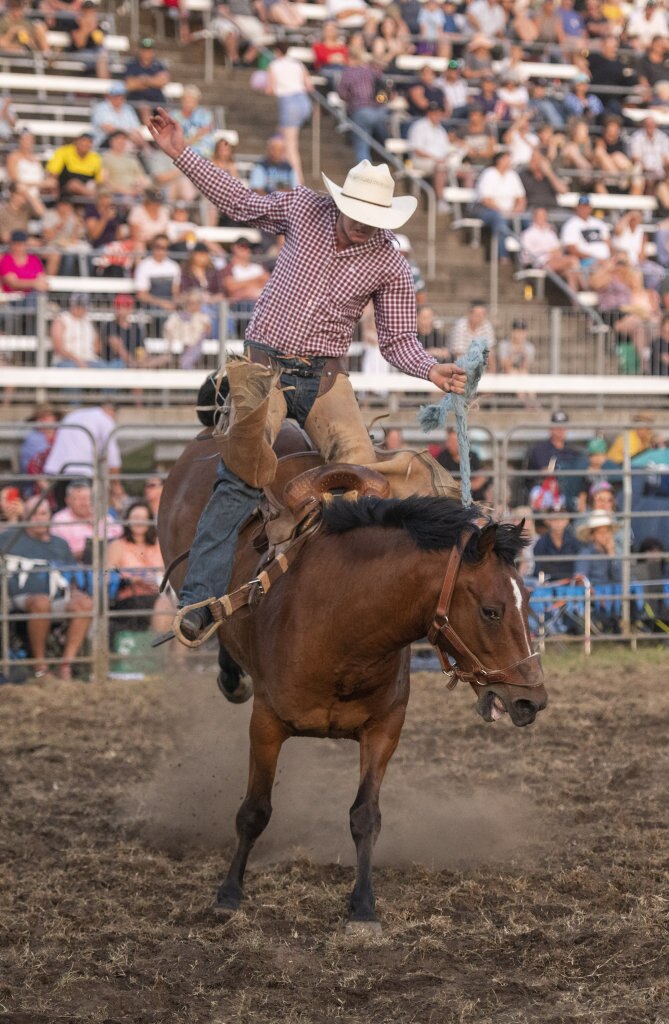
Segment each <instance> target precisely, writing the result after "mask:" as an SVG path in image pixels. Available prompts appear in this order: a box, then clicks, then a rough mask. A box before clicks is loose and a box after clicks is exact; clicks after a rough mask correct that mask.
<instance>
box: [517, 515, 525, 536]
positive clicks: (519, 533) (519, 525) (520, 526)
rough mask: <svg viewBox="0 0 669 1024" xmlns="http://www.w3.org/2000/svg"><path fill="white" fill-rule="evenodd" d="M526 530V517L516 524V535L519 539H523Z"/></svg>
mask: <svg viewBox="0 0 669 1024" xmlns="http://www.w3.org/2000/svg"><path fill="white" fill-rule="evenodd" d="M524 529H525V516H523V518H522V519H521V520H520V522H519V523H516V527H515V530H514V533H515V534H516V536H517V537H522V534H523V530H524Z"/></svg>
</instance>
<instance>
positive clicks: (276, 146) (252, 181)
mask: <svg viewBox="0 0 669 1024" xmlns="http://www.w3.org/2000/svg"><path fill="white" fill-rule="evenodd" d="M296 187H297V175H296V173H295V169H294V168H293V167H292V166H291V165H290V164H289V163H288V161H287V160H286V144H285V142H284V141H283V139H282V138H281V136H280V135H272V136H271V138H269V139H268V140H267V146H266V147H265V156H264V157H263V159H262V160H258V161H257V162H256V163H255V164H254V165H253V168H252V169H251V176H250V178H249V188H252V189H253V191H254V192H258V193H259V194H260V195H261V196H265V195H270V194H271V193H272V192H288V191H289V190H290V189H291V188H296Z"/></svg>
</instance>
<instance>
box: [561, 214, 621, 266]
mask: <svg viewBox="0 0 669 1024" xmlns="http://www.w3.org/2000/svg"><path fill="white" fill-rule="evenodd" d="M610 234H611V232H610V231H609V226H608V224H606V223H605V221H603V220H600V219H599V218H598V217H593V215H592V204H591V202H590V196H588V195H581V196H579V197H578V201H577V203H576V212H575V213H574V214H573V215H572V216H571V217H569V218H567V220H566V221H565V222H564V224H563V225H562V230H561V232H560V241H561V242H562V245H563V246H564V247H565V250H566V252H567V255H568V256H577V257H578V259H579V261H580V265H581V272H582V273H585V274H588V273H590V271H591V270H592V269H593V268H594V267H595V266H596V264H597V263H601V262H602V261H603V260H607V259H608V258H609V256H610V254H611V246H610V244H609V237H610Z"/></svg>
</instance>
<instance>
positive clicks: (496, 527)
mask: <svg viewBox="0 0 669 1024" xmlns="http://www.w3.org/2000/svg"><path fill="white" fill-rule="evenodd" d="M520 547H522V524H521V526H520V527H515V526H511V525H507V524H498V523H491V524H489V525H487V526H485V527H484V528H483V529H482V530H481V531H480V532H477V533H475V534H474V535H473V536H472V537H471V539H470V540H469V542H468V543H467V544H466V546H465V550H464V552H463V557H462V561H460V563H459V567H458V566H457V562H456V573H457V575H456V576H455V582H454V589H453V596H452V603H451V606H450V609H449V610H448V613H447V623H446V626H445V627H442V628H441V630H440V638H439V646H441V647H442V649H446V650H448V651H449V653H450V654H451V659H450V660H451V661H452V660H455V662H456V663H457V668H456V675H459V676H460V678H462V679H464V680H466V681H467V682H470V683H471V685H472V688H473V690H474V692H475V693H476V695H477V698H478V712H479V714H480V715H481V716H482V717H483V718H484V719H485V721H486V722H492V721H495V720H496V719H498V718H500V717H501V716H502V715H503V714H505V713H508V714H509V715H510V716H511V721H512V722H513V723H514V725H529V724H530V723H531V722H533V721H534V719H535V717H536V715H537V712H538V711H541V710H542V709H543V708H545V707H546V704H547V702H548V697H547V695H546V690H545V689H544V685H543V670H542V668H541V662H540V660H539V656H538V655H536V654H534V653H533V651H532V641H531V639H530V630H529V622H528V594H527V591H526V590H525V587H524V586H523V583H522V581H521V579H520V576H519V575H518V573H517V572H516V569H515V568H514V565H513V558H514V556H515V555H517V554H518V549H519V548H520ZM458 642H459V643H458Z"/></svg>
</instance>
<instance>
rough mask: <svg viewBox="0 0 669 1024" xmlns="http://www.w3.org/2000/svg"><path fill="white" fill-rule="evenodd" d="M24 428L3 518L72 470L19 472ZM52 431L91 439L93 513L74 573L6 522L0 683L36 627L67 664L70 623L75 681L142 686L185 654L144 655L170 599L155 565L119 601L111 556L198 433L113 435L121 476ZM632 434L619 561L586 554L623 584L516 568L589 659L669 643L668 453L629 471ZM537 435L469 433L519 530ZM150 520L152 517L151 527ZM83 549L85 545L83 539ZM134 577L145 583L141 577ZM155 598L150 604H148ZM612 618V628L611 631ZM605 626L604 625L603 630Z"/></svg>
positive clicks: (553, 633) (554, 625) (536, 616)
mask: <svg viewBox="0 0 669 1024" xmlns="http://www.w3.org/2000/svg"><path fill="white" fill-rule="evenodd" d="M31 429H32V430H34V429H36V428H34V427H31V424H17V425H14V426H7V425H5V426H2V427H0V465H1V466H2V470H1V471H0V509H1V511H2V514H3V516H5V517H6V516H7V514H8V511H9V512H11V511H12V509H11V508H10V505H11V504H12V499H14V500H15V499H16V497H17V496H18V495H17V494H16V493H15V492H18V494H20V495H21V496H22V497H23V498H25V497H27V496H31V497H32V498H33V503H34V496H36V495H42V500H43V502H45V503H46V502H49V501H50V499H51V497H52V495H53V493H54V490H55V489H57V488H58V487H59V486H60V487H61V488H62V485H63V481H66V480H72V478H73V470H72V469H70V470H69V471H68V468H67V467H64V470H63V472H62V473H61V474H60V475H57V476H54V475H51V476H49V477H48V478H47V477H45V476H44V475H43V474H42V475H38V476H35V475H34V474H30V473H29V472H21V471H20V468H19V462H18V449H19V446H20V444H21V442H22V441H23V440H24V439H25V438H26V436H27V435H28V434H29V433H30V431H31ZM57 429H59V430H68V429H69V430H76V431H79V432H80V436H87V437H88V442H89V445H90V446H92V448H89V451H90V450H92V451H93V452H94V458H93V460H92V462H91V463H90V464H89V466H87V467H85V470H84V469H82V468H81V467H79V468H78V469H77V470H76V477H77V478H80V477H81V476H82V475H83V476H84V477H85V478H86V479H87V480H88V482H89V484H90V488H91V491H90V497H91V503H90V509H89V512H88V514H87V515H84V516H83V518H78V519H77V518H75V517H74V512H71V513H70V515H71V518H72V520H73V521H74V522H75V523H76V524H77V528H78V529H80V527H81V526H82V525H83V526H85V527H87V537H88V540H87V543H86V546H85V548H84V550H83V551H81V550H80V549H79V548H77V552H76V556H75V557H74V558H73V559H72V560H70V564H65V563H64V562H63V561H57V562H55V563H54V564H52V565H48V566H46V567H45V565H44V564H42V563H40V561H39V559H38V560H37V562H36V563H35V564H31V561H32V562H34V557H33V559H32V560H31V558H30V557H26V556H25V554H22V553H21V546H20V544H19V543H18V539H19V538H20V537H21V536H23V532H24V529H25V527H26V526H28V528H31V527H30V523H31V522H32V518H31V516H32V515H34V509H32V510H31V516H29V517H28V520H27V519H26V516H25V512H24V511H23V510H22V509H21V510H20V516H19V518H18V519H17V520H16V521H15V522H12V521H9V522H7V521H6V522H5V523H4V524H2V525H3V526H4V529H3V530H2V531H1V532H0V678H2V679H4V680H10V681H11V680H13V681H21V680H22V679H23V678H24V677H26V676H27V675H29V674H30V672H31V671H32V669H34V667H35V665H36V663H37V661H36V659H35V657H34V652H33V651H32V650H31V647H30V642H29V636H28V633H29V631H30V628H31V627H30V623H31V621H32V622H33V623H34V622H35V621H36V620H39V619H40V618H42V619H47V620H48V621H49V622H53V624H54V625H55V626H56V629H55V633H54V632H51V633H50V634H49V647H48V649H47V660H49V661H50V662H51V663H52V664H55V665H58V664H59V660H60V659H61V658H62V651H63V644H67V639H68V630H69V629H70V628H71V624H72V623H73V622H74V620H79V621H81V620H82V618H83V619H86V620H88V622H89V628H88V629H87V630H86V641H85V643H83V644H82V646H81V648H80V649H79V650H77V651H76V652H75V653H74V654H72V652H70V655H69V657H68V660H69V661H70V662H71V663H72V664H73V666H75V672H79V673H81V674H82V675H83V676H84V677H90V678H95V679H103V678H106V677H108V676H109V675H111V676H112V677H113V676H114V675H115V674H122V675H128V674H130V675H133V676H134V675H136V676H137V677H138V678H141V676H142V675H143V674H145V673H146V672H147V671H148V672H158V673H160V672H162V671H163V670H164V669H165V668H166V665H167V666H169V665H171V663H172V662H173V660H174V658H175V657H181V656H184V651H183V650H182V649H179V650H178V651H175V650H174V648H175V645H176V642H173V643H171V644H169V645H166V646H165V647H162V648H158V649H155V650H153V649H152V648H151V647H150V641H151V639H152V638H153V637H154V635H155V629H158V630H160V629H164V628H166V623H168V622H169V621H170V618H171V615H172V612H173V610H174V607H175V605H176V597H175V595H174V594H171V593H170V591H169V590H168V591H167V595H166V596H163V597H161V598H160V600H159V602H158V597H157V593H155V591H156V587H155V584H156V582H157V575H159V574H160V570H159V569H157V568H155V567H153V568H152V569H151V572H150V573H149V578H150V580H151V581H152V584H153V585H152V586H146V585H144V587H143V590H144V591H145V593H144V596H145V597H147V598H148V600H146V601H144V602H141V601H140V602H139V606H138V607H134V606H132V607H130V606H128V605H127V603H126V604H123V603H122V602H119V593H121V592H123V590H124V589H125V590H126V591H127V590H128V588H129V586H130V583H132V571H130V570H126V569H124V568H119V567H118V566H116V565H115V564H114V560H113V557H111V555H110V551H111V554H112V555H113V551H114V549H113V548H112V544H113V541H114V539H115V538H116V537H117V535H118V533H119V531H120V530H121V529H122V528H123V527H124V526H128V523H129V518H128V511H127V510H128V507H129V506H130V505H131V504H132V501H133V500H135V499H148V500H149V502H150V504H152V505H153V508H154V510H155V509H156V508H157V505H156V503H155V498H156V497H157V496H158V494H159V491H160V482H161V480H162V479H164V477H165V476H166V474H167V471H168V467H169V465H171V463H172V462H173V461H174V460H175V458H176V457H177V456H178V455H179V453H180V451H181V450H182V448H183V446H184V444H185V443H186V442H187V441H188V440H189V439H190V438H191V437H192V436H193V434H194V432H195V431H194V430H192V429H190V428H188V427H183V426H182V427H171V426H164V427H160V426H154V425H152V426H150V427H148V426H147V425H146V424H143V425H141V426H135V427H133V426H129V425H128V426H120V427H118V428H117V429H116V430H115V431H114V434H113V437H114V438H115V439H116V440H117V441H118V442H119V443H120V445H121V448H122V450H123V451H124V469H123V471H122V472H121V473H120V474H118V476H117V475H116V474H114V475H111V474H110V473H109V472H108V469H107V462H106V458H105V452H104V451H98V450H97V449H96V448H95V442H94V440H93V438H92V437H91V435H89V434H87V431H85V430H83V429H82V428H81V427H68V426H67V425H65V424H64V425H61V426H59V427H57ZM614 429H615V430H618V429H619V428H618V427H616V428H614V427H613V426H612V427H611V433H613V431H614ZM570 430H571V431H572V433H573V435H574V436H575V437H577V438H578V439H580V440H582V441H584V440H585V439H586V438H588V437H592V436H593V430H592V427H591V426H589V425H588V424H587V423H584V424H578V423H575V424H570ZM408 434H409V437H408V438H407V440H408V441H410V442H411V443H412V444H414V445H416V446H419V445H422V446H424V445H425V444H430V443H439V442H441V441H442V440H443V438H440V437H437V436H436V435H435V436H433V437H425V436H424V435H423V436H420V435H419V434H418V431H413V432H412V431H409V432H408ZM629 436H630V435H629V432H626V434H625V439H626V440H625V456H624V461H623V464H622V465H621V466H620V467H619V469H618V470H616V471H615V472H614V473H613V474H612V477H613V479H614V482H615V486H616V489H617V491H618V498H617V500H618V506H619V507H618V508H617V509H616V510H615V516H616V518H617V520H618V522H619V523H620V526H621V529H620V537H621V538H622V544H621V545H620V547H619V550H617V551H616V553H615V555H614V556H601V555H600V556H597V555H593V556H592V558H593V559H594V561H603V562H612V561H615V562H616V563H617V564H618V565H619V566H620V573H619V582H618V584H616V585H612V586H610V587H608V588H602V587H596V586H595V587H591V586H590V583H589V581H588V580H587V579H578V578H574V576H573V572H570V573H568V574H565V575H566V578H565V579H560V580H554V579H548V580H546V579H544V578H543V576H542V575H541V574H538V573H536V572H535V570H534V567H533V556H532V551H531V548H528V549H527V552H526V555H527V557H526V558H525V557H524V558H523V559H522V562H521V566H520V568H521V572H523V574H524V575H525V579H526V582H527V584H528V586H529V587H530V589H531V593H532V601H531V620H532V627H533V632H534V635H535V637H536V641H537V644H538V645H539V646H545V645H546V644H547V643H556V642H558V643H578V644H582V645H583V646H584V649H585V650H586V651H589V650H590V648H591V645H592V643H593V642H600V641H603V640H610V639H611V638H612V637H615V638H616V639H618V640H620V639H622V640H625V641H628V642H631V643H633V644H637V643H639V642H649V641H651V642H652V641H663V640H666V639H667V636H668V635H669V624H668V622H667V619H669V614H668V612H669V571H668V569H667V566H665V565H664V561H663V557H662V555H663V553H666V552H667V551H668V550H669V493H668V491H669V488H666V486H665V485H666V482H667V479H669V451H668V452H667V456H668V457H667V460H666V464H664V465H662V464H658V463H653V462H652V460H650V462H649V464H648V465H647V466H645V467H639V468H632V465H631V460H630V442H629ZM538 437H542V438H543V437H545V431H544V430H540V429H539V428H537V427H536V426H533V425H532V424H531V423H529V422H528V423H525V424H523V425H517V426H516V427H514V428H513V430H510V431H508V432H507V433H505V434H504V435H501V436H495V435H494V434H493V433H492V432H491V431H489V430H486V429H484V428H480V427H477V428H473V429H472V431H471V441H472V450H473V451H474V452H475V453H476V454H477V455H478V456H479V459H480V461H481V468H480V470H477V471H476V474H475V475H478V476H479V477H481V478H483V479H482V480H481V481H480V491H479V494H480V498H481V500H483V501H484V502H486V503H487V504H489V505H490V506H492V507H493V508H494V509H495V510H496V512H497V514H498V515H499V516H500V517H502V518H506V519H515V520H516V521H518V520H520V519H522V518H526V517H528V515H529V517H530V518H531V516H532V513H531V512H529V513H528V511H527V509H526V507H524V506H526V503H527V500H528V493H529V490H530V488H531V486H532V485H535V484H536V483H537V482H538V481H540V480H543V479H545V476H546V472H545V471H543V472H541V473H538V474H537V473H535V474H532V473H531V472H530V471H529V470H528V469H527V468H526V465H525V463H524V458H525V453H526V449H527V445H528V443H531V442H532V440H533V438H538ZM579 473H580V474H583V473H584V470H583V468H581V469H578V470H577V469H572V470H559V469H558V470H554V471H552V472H551V475H552V476H554V477H555V478H556V480H557V482H558V486H559V487H564V486H565V481H567V480H569V479H571V478H573V477H574V476H575V475H576V474H579ZM110 480H113V481H115V482H117V483H116V486H115V487H114V488H113V491H114V492H116V496H117V497H118V493H119V492H121V490H122V492H123V494H124V502H123V504H122V505H121V504H118V505H117V507H116V508H114V509H113V514H110V493H111V492H110ZM147 482H148V484H149V486H148V487H147ZM118 483H120V484H121V485H122V488H121V487H119V486H118ZM151 485H153V486H151ZM75 489H76V483H75ZM565 489H566V487H565ZM8 492H9V494H8ZM14 511H16V507H15V508H14ZM561 514H562V515H563V516H564V517H566V518H567V519H569V520H570V521H572V523H573V522H580V521H581V520H582V516H583V513H582V512H579V511H577V510H575V509H574V508H572V507H570V508H568V509H567V510H566V511H565V512H564V513H561ZM547 515H548V513H537V514H536V516H535V518H539V519H540V518H542V517H543V519H546V517H547ZM61 518H62V516H61ZM130 520H132V513H131V516H130ZM154 521H155V515H154V513H153V512H152V513H151V516H150V522H151V524H154ZM70 525H71V524H70ZM52 528H53V529H54V530H55V529H56V528H55V527H52ZM59 528H60V535H61V536H64V537H65V538H67V537H68V533H67V524H65V526H64V525H63V524H62V523H61V524H59ZM648 537H656V538H657V539H658V540H659V542H660V547H661V549H662V552H661V553H660V554H658V553H657V552H652V551H649V552H647V553H646V554H639V553H638V550H637V549H638V546H639V542H640V541H641V540H643V539H644V538H648ZM78 542H79V544H80V542H81V537H80V536H79V537H78ZM73 546H76V545H74V544H73ZM551 560H552V561H554V562H557V563H558V564H559V563H561V562H564V563H565V564H566V563H568V562H570V561H571V562H573V556H560V555H556V556H552V559H551ZM652 566H655V567H656V569H655V571H652V568H651V567H652ZM34 575H39V576H40V580H41V581H42V582H41V586H42V590H43V591H44V589H45V587H46V593H47V594H49V595H50V599H51V601H52V604H53V608H52V610H49V609H48V608H47V609H44V608H40V610H39V611H38V612H37V613H35V612H33V611H31V610H30V609H26V608H25V606H24V603H23V602H21V601H18V602H17V600H16V595H17V592H18V593H19V594H20V593H23V592H24V589H25V587H26V581H27V580H28V579H29V578H31V577H32V576H34ZM140 576H141V574H140ZM141 578H142V579H143V580H144V584H146V579H147V577H146V574H144V575H143V576H141ZM119 588H121V590H119ZM130 590H131V591H132V587H130ZM72 593H77V594H78V595H81V594H83V595H85V598H86V600H85V601H84V602H83V605H82V602H81V601H80V602H79V604H78V605H77V607H76V608H75V607H70V604H69V601H70V598H71V595H72ZM152 594H153V595H154V597H155V600H153V599H152V598H151V595H152ZM157 602H158V603H157ZM605 613H606V614H605ZM614 621H615V627H611V623H613V622H614ZM159 623H162V625H159ZM607 623H609V627H610V628H607ZM154 628H155V629H154ZM164 659H166V661H165V660H164ZM38 660H39V659H38ZM212 660H213V652H212Z"/></svg>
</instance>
